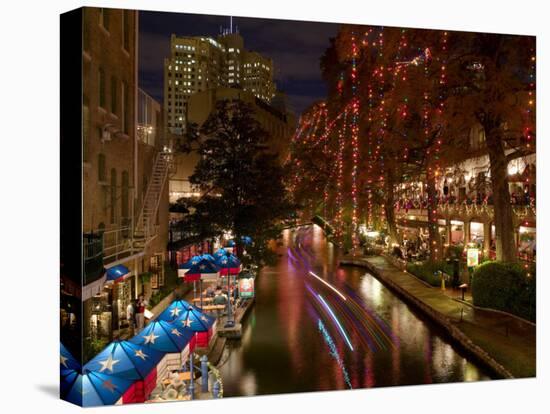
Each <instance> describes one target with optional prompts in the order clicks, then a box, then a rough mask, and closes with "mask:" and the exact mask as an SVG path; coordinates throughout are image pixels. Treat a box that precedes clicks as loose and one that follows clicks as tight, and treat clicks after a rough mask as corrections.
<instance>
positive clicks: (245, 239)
mask: <svg viewBox="0 0 550 414" xmlns="http://www.w3.org/2000/svg"><path fill="white" fill-rule="evenodd" d="M241 240H242V242H243V244H245V245H247V246H249V245H251V244H252V237H250V236H242V237H241Z"/></svg>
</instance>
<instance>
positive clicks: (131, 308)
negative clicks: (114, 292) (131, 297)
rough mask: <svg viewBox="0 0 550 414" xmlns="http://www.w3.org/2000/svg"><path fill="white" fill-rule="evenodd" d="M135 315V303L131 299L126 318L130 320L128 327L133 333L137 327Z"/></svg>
mask: <svg viewBox="0 0 550 414" xmlns="http://www.w3.org/2000/svg"><path fill="white" fill-rule="evenodd" d="M135 315H136V314H135V303H134V302H133V301H130V303H128V306H127V307H126V320H127V321H128V329H129V330H130V332H132V334H133V333H134V327H135V317H136V316H135Z"/></svg>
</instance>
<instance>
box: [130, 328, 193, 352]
mask: <svg viewBox="0 0 550 414" xmlns="http://www.w3.org/2000/svg"><path fill="white" fill-rule="evenodd" d="M193 334H194V332H193V331H190V330H189V329H185V328H183V327H178V326H175V325H173V324H171V323H168V322H165V321H154V322H151V323H150V324H149V325H147V326H146V327H145V329H143V330H142V331H141V332H140V333H139V334H137V335H136V336H134V337H133V338H132V339H130V342H132V343H134V344H137V345H142V346H144V347H147V348H150V349H154V350H156V351H159V352H169V353H177V352H181V351H183V350H184V349H185V347H186V346H187V344H188V343H189V342H190V341H191V339H192V338H193Z"/></svg>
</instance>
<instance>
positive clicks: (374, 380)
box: [220, 226, 489, 397]
mask: <svg viewBox="0 0 550 414" xmlns="http://www.w3.org/2000/svg"><path fill="white" fill-rule="evenodd" d="M282 241H283V245H282V246H281V248H280V249H279V253H280V259H279V262H278V264H277V265H276V266H275V267H271V268H265V269H263V270H262V272H261V275H260V276H259V278H258V280H257V283H256V287H257V288H256V306H255V307H254V308H253V309H252V311H251V313H250V315H249V317H248V319H247V320H246V321H245V327H244V331H243V337H242V339H241V341H240V342H233V343H230V344H229V345H228V347H227V349H226V351H225V353H224V356H223V357H222V362H221V368H220V371H221V375H222V378H223V384H224V396H226V397H230V396H239V395H261V394H277V393H290V392H304V391H317V390H319V391H321V390H335V389H349V388H364V387H377V386H388V385H399V384H429V383H441V382H453V381H478V380H482V379H488V378H489V377H488V375H487V373H485V372H484V371H483V370H482V369H480V368H479V367H477V366H476V365H474V364H473V363H472V362H470V361H469V360H468V359H466V358H465V357H464V356H463V355H462V354H460V353H459V352H458V351H457V349H455V348H454V347H453V346H452V345H450V343H449V342H447V340H446V339H445V338H443V337H442V336H441V334H440V333H439V332H438V330H437V329H436V328H435V327H434V326H433V325H431V324H430V323H429V322H427V321H425V320H423V319H420V318H419V316H417V315H416V314H414V313H412V311H411V310H410V309H409V308H408V306H407V305H406V304H404V303H403V302H402V301H401V300H400V299H399V298H397V297H396V296H395V295H393V294H392V293H391V292H390V291H389V290H388V289H386V288H385V287H384V285H382V284H381V283H380V282H379V281H378V280H377V279H375V278H374V277H373V276H371V275H370V274H368V273H365V271H364V270H363V269H359V268H353V267H349V268H348V267H346V268H338V267H337V263H338V257H337V251H336V249H334V247H333V246H332V245H331V244H330V243H327V242H326V240H325V238H324V237H323V233H322V231H321V229H320V228H319V227H317V226H311V227H305V228H301V229H298V230H294V231H291V230H286V231H285V232H284V233H283V237H282ZM310 272H312V273H313V274H315V275H317V276H319V277H320V278H322V279H323V280H324V281H325V282H327V283H328V284H329V285H330V286H327V285H326V284H325V283H322V282H321V281H319V280H317V279H316V278H315V277H313V276H312V275H311V274H310ZM337 292H341V293H342V296H343V297H342V296H341V295H340V294H338V293H337ZM347 341H349V343H348V342H347ZM351 349H353V351H352V350H351Z"/></svg>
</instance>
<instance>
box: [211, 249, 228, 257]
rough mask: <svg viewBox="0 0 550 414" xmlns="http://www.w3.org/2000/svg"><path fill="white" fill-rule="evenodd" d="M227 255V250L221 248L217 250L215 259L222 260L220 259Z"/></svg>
mask: <svg viewBox="0 0 550 414" xmlns="http://www.w3.org/2000/svg"><path fill="white" fill-rule="evenodd" d="M226 253H227V252H226V251H225V249H223V248H220V249H218V250H216V251H215V252H214V258H216V259H218V258H220V257H222V256H225V255H226Z"/></svg>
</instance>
